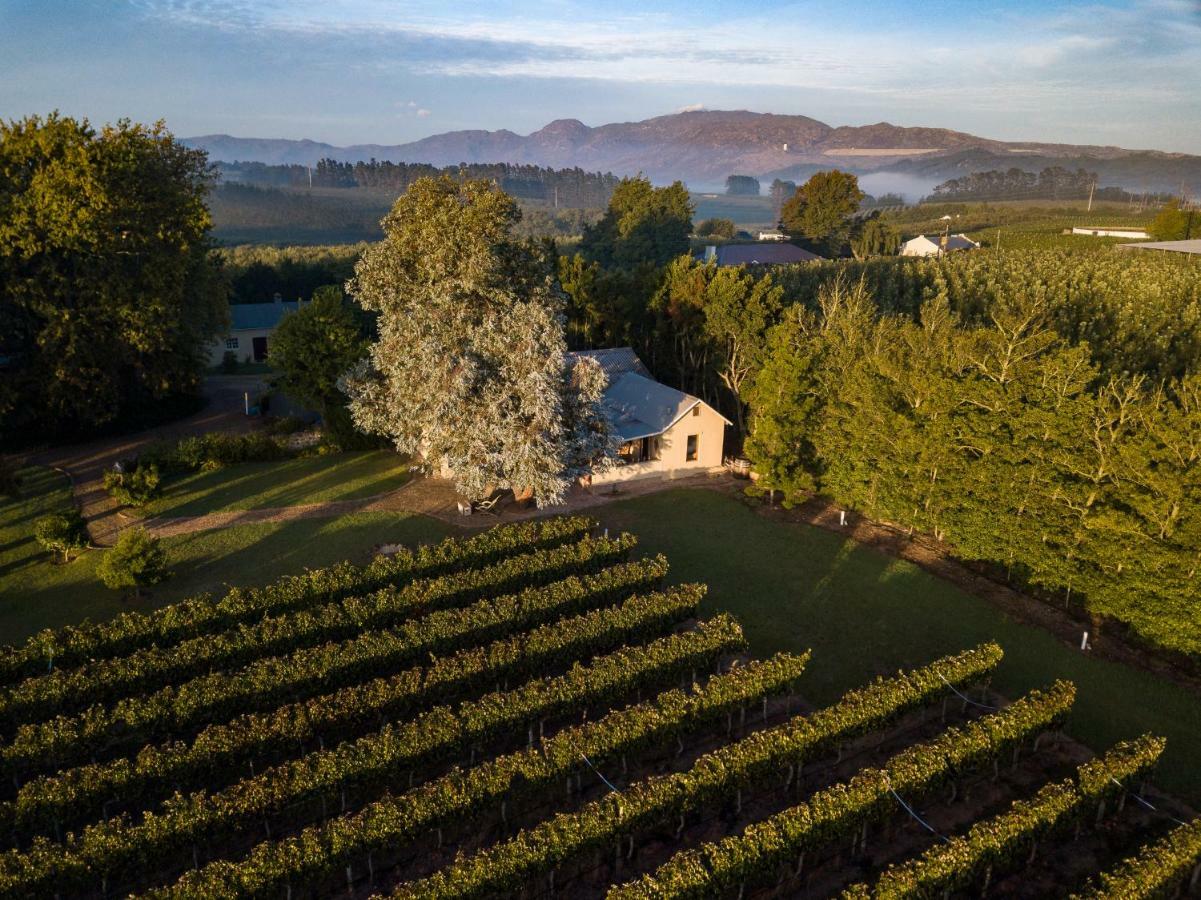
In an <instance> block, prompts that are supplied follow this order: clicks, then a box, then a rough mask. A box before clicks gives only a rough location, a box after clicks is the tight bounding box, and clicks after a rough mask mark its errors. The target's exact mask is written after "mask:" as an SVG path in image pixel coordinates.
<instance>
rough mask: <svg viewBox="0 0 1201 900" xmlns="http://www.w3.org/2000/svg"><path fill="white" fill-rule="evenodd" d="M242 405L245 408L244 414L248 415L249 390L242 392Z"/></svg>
mask: <svg viewBox="0 0 1201 900" xmlns="http://www.w3.org/2000/svg"><path fill="white" fill-rule="evenodd" d="M242 405H243V407H244V408H245V410H246V415H250V391H243V392H242Z"/></svg>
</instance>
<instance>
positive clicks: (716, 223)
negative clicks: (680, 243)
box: [696, 219, 738, 240]
mask: <svg viewBox="0 0 1201 900" xmlns="http://www.w3.org/2000/svg"><path fill="white" fill-rule="evenodd" d="M737 230H738V226H736V225H735V224H734V220H733V219H705V220H704V221H703V222H701V224H699V225H697V226H696V233H697V237H715V238H724V239H725V240H730V239H731V238H733V237H734V233H735V232H736V231H737Z"/></svg>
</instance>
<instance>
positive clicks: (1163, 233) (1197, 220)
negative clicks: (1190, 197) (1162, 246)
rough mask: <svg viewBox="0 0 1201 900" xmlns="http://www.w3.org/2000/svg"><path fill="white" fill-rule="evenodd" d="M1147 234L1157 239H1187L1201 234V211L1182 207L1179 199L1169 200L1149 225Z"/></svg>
mask: <svg viewBox="0 0 1201 900" xmlns="http://www.w3.org/2000/svg"><path fill="white" fill-rule="evenodd" d="M1147 234H1149V235H1151V237H1152V238H1154V239H1155V240H1157V241H1186V240H1188V239H1189V238H1191V237H1197V236H1198V235H1201V213H1198V212H1196V211H1195V210H1191V209H1188V210H1186V209H1181V208H1180V201H1179V200H1169V201H1168V203H1167V204H1166V205H1165V206H1164V208H1163V209H1162V210H1160V212H1159V214H1158V215H1157V216H1156V217H1155V218H1154V219H1153V220H1152V221H1151V224H1150V225H1148V226H1147Z"/></svg>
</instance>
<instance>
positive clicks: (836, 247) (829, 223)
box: [780, 169, 865, 256]
mask: <svg viewBox="0 0 1201 900" xmlns="http://www.w3.org/2000/svg"><path fill="white" fill-rule="evenodd" d="M864 196H865V194H864V193H863V191H861V190H859V179H858V178H856V177H855V176H854V175H851V174H848V173H846V172H840V171H838V170H837V169H834V170H831V171H829V172H817V173H816V174H814V175H813V177H811V178H810V179H809V180H808V181H806V182H805V183H804V184H803V185H801V186H800V187H799V188H797V192H796V193H795V194H794V195H793V196H792V198H791V199H790V200H788V201H787V202H786V203H785V204H784V207H783V209H782V210H781V211H780V220H781V221H782V222H783V224H784V230H785V231H787V232H788V234H789V236H790V237H792V238H793V239H794V240H798V239H799V240H803V241H805V242H808V243H809V244H811V245H813V246H814V247H816V248H818V249H819V250H821V251H823V253H824V255H827V256H833V255H837V254H839V253H841V252H842V249H843V247H844V246H845V245H846V243H847V241H848V240H849V239H850V236H851V216H853V215H854V214H855V212H856V211H857V210H858V209H859V203H860V201H862V200H863V198H864Z"/></svg>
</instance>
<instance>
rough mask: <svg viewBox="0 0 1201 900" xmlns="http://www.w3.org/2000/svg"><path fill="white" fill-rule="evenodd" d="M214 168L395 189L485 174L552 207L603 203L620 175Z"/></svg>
mask: <svg viewBox="0 0 1201 900" xmlns="http://www.w3.org/2000/svg"><path fill="white" fill-rule="evenodd" d="M215 168H216V171H217V174H218V175H219V177H220V178H221V180H222V181H223V182H226V183H241V184H246V185H252V186H255V187H275V188H288V187H291V188H298V187H313V188H331V187H332V188H387V189H389V190H393V191H395V192H396V193H398V194H399V193H404V191H406V190H408V187H409V185H410V184H412V183H413V182H414V181H416V180H417V179H418V178H431V177H436V176H438V175H451V176H454V177H467V178H486V179H489V180H492V181H495V182H496V183H497V184H498V185H499V186H500V188H501V190H503V191H504V192H505V193H507V194H508V195H509V196H511V197H516V198H518V199H519V200H537V201H541V202H543V203H548V204H550V205H551V206H553V207H555V208H563V207H573V208H599V207H604V206H605V205H607V204H608V202H609V196H610V195H611V194H612V193H613V189H614V188H615V187H616V186H617V182H618V181H619V179H618V177H617V176H616V175H613V174H611V173H602V172H585V171H584V170H583V169H580V168H573V169H551V168H547V167H544V166H529V165H519V164H515V163H462V164H460V165H457V166H443V167H438V166H432V165H430V164H428V163H404V162H402V163H394V162H389V161H387V160H385V161H382V162H381V161H380V160H376V159H371V160H367V161H365V162H364V161H359V162H354V163H350V162H338V161H337V160H334V159H322V160H319V161H318V162H317V165H316V166H313V167H309V166H300V165H278V166H270V165H266V164H265V163H252V162H247V163H242V162H235V163H227V162H219V163H217V164H216V167H215Z"/></svg>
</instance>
